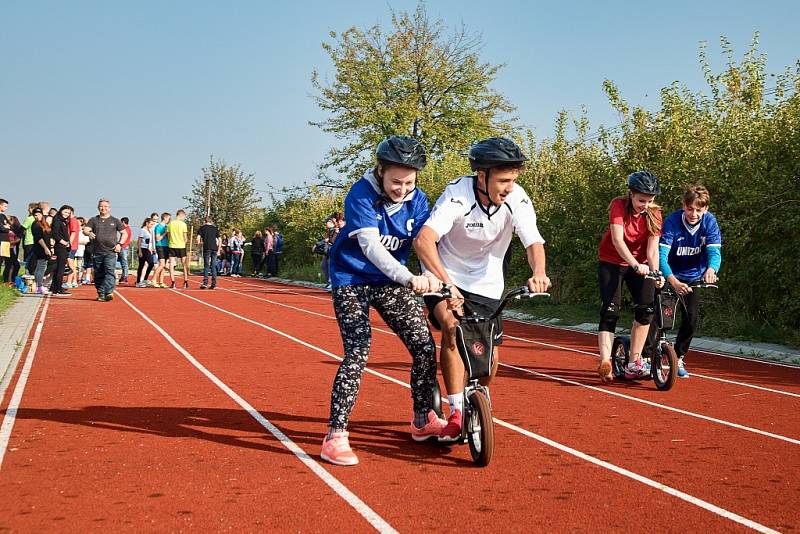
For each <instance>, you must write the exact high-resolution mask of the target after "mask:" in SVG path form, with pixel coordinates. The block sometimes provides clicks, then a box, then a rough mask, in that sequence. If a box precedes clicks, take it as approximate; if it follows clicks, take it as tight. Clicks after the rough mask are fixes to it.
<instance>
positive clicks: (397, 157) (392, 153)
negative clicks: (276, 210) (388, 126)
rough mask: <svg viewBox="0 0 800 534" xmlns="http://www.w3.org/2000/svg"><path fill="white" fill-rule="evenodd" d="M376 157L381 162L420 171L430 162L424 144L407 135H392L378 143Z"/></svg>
mask: <svg viewBox="0 0 800 534" xmlns="http://www.w3.org/2000/svg"><path fill="white" fill-rule="evenodd" d="M375 156H376V157H377V158H378V160H380V161H387V162H390V163H396V164H398V165H403V166H404V167H411V168H413V169H416V170H418V171H420V170H422V169H423V168H424V167H425V164H426V163H427V162H428V160H427V156H426V154H425V147H424V146H422V143H420V142H419V141H417V140H416V139H414V138H413V137H407V136H405V135H392V136H391V137H387V138H386V139H384V140H383V141H381V142H380V143H378V148H377V149H376V150H375Z"/></svg>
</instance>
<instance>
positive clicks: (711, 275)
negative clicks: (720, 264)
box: [703, 267, 719, 284]
mask: <svg viewBox="0 0 800 534" xmlns="http://www.w3.org/2000/svg"><path fill="white" fill-rule="evenodd" d="M717 280H719V278H718V277H717V273H716V272H715V271H714V269H712V268H711V267H709V268H708V269H706V272H705V274H704V275H703V282H705V283H706V284H716V283H717Z"/></svg>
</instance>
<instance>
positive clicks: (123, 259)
mask: <svg viewBox="0 0 800 534" xmlns="http://www.w3.org/2000/svg"><path fill="white" fill-rule="evenodd" d="M120 221H122V225H123V226H124V227H125V228H123V230H122V232H120V236H119V242H120V245H122V248H121V249H120V250H119V254H118V256H117V261H119V265H120V267H122V275H121V276H120V277H119V283H120V284H127V283H128V248H130V246H131V235H132V234H133V231H132V230H131V227H130V226H128V222H129V221H128V218H127V217H123V218H121V219H120Z"/></svg>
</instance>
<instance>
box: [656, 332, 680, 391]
mask: <svg viewBox="0 0 800 534" xmlns="http://www.w3.org/2000/svg"><path fill="white" fill-rule="evenodd" d="M650 365H651V366H652V369H653V381H654V382H655V383H656V387H657V388H658V389H659V390H660V391H669V390H670V389H672V386H673V385H674V384H675V378H676V377H677V376H678V355H677V354H676V353H675V349H674V348H673V347H672V345H670V344H669V343H667V342H666V341H662V342H661V343H659V344H658V348H657V349H656V354H655V356H654V357H653V358H652V361H651V362H650Z"/></svg>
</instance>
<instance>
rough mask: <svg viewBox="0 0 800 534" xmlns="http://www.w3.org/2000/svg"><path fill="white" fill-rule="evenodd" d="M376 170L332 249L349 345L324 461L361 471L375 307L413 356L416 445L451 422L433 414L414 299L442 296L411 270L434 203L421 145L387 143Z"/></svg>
mask: <svg viewBox="0 0 800 534" xmlns="http://www.w3.org/2000/svg"><path fill="white" fill-rule="evenodd" d="M375 155H376V157H377V160H378V162H377V165H376V166H375V167H374V168H372V169H369V170H368V171H367V172H366V173H365V174H364V176H363V178H361V179H360V180H358V181H357V182H356V183H355V184H353V186H352V188H351V189H350V191H349V192H348V193H347V197H346V198H345V201H344V216H345V221H346V223H345V225H344V228H342V230H341V234H340V235H339V237H338V239H336V241H335V242H334V243H333V246H332V247H331V249H330V252H329V254H330V282H331V286H332V291H331V292H332V297H333V307H334V311H335V313H336V320H337V322H338V323H339V330H340V332H341V335H342V342H343V344H344V359H343V360H342V363H341V364H340V365H339V370H338V372H337V373H336V378H335V379H334V382H333V388H332V391H331V410H330V420H329V424H328V433H327V435H326V436H325V438H324V439H323V442H322V451H321V454H320V456H321V457H322V459H323V460H326V461H328V462H331V463H332V464H336V465H355V464H357V463H358V458H357V457H356V455H355V454H354V453H353V451H352V449H351V448H350V444H349V441H348V433H347V425H348V423H349V420H350V414H351V412H352V411H353V407H354V405H355V402H356V398H357V397H358V391H359V388H360V384H361V375H362V373H363V372H364V368H365V367H366V365H367V358H368V356H369V348H370V343H371V339H372V336H371V328H370V323H369V308H370V306H372V307H373V308H375V310H376V311H377V312H378V313H379V314H380V316H381V318H383V320H384V321H386V324H387V325H389V327H390V328H391V329H392V330H393V331H394V332H395V333H396V334H397V336H398V337H399V338H400V340H401V341H402V342H403V344H404V345H405V346H406V348H408V351H409V352H410V353H411V357H412V360H413V363H412V366H411V396H412V399H413V401H414V420H413V421H412V423H411V436H412V438H413V439H414V440H416V441H424V440H426V439H428V438H431V437H435V438H438V436H439V434H440V433H441V431H442V429H443V428H444V426H445V425H446V421H444V420H443V419H441V418H439V417H437V415H436V413H435V412H434V411H433V409H432V403H433V395H432V394H433V384H434V381H435V380H436V345H435V344H434V341H433V337H432V335H431V331H430V329H429V328H428V322H427V321H426V319H425V316H424V315H423V313H422V306H421V305H420V303H419V302H418V301H417V299H416V298H415V297H414V293H416V294H422V293H426V292H430V291H439V290H440V289H441V282H440V281H439V280H438V279H436V277H434V276H433V275H430V274H426V275H422V276H417V275H414V274H413V273H412V272H411V271H409V269H408V268H407V267H406V261H407V260H408V254H409V252H410V251H411V245H412V242H413V240H414V238H415V237H416V236H417V233H418V232H419V230H420V229H421V228H422V225H423V224H424V223H425V221H426V220H427V219H428V214H429V207H428V198H427V197H426V196H425V193H423V192H422V191H421V190H419V189H417V188H416V187H415V185H416V177H417V171H419V170H421V169H422V168H423V167H424V166H425V163H426V154H425V148H424V147H423V146H422V145H421V144H420V143H419V142H418V141H416V140H415V139H413V138H411V137H404V136H391V137H389V138H387V139H384V140H383V141H381V143H380V144H379V145H378V147H377V149H376V152H375Z"/></svg>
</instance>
